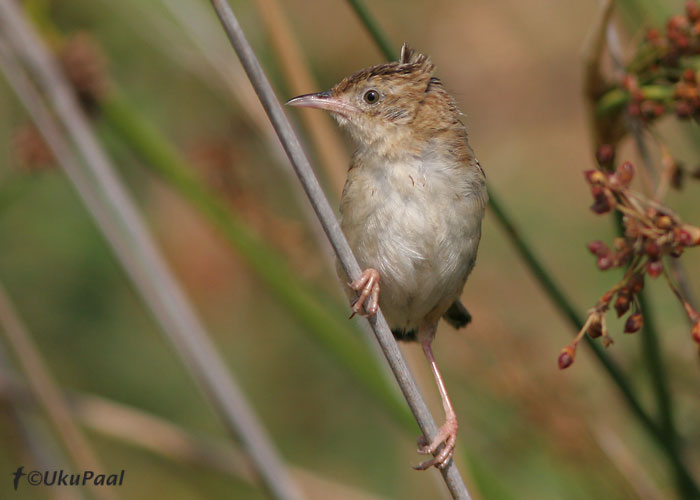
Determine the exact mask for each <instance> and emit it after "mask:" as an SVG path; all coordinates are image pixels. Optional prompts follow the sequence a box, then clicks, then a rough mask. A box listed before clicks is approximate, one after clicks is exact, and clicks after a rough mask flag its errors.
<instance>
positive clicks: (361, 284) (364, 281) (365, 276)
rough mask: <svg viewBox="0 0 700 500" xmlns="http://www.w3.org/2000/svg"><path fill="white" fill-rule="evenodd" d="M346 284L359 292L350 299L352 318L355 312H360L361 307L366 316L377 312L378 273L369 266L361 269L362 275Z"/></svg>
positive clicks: (360, 313)
mask: <svg viewBox="0 0 700 500" xmlns="http://www.w3.org/2000/svg"><path fill="white" fill-rule="evenodd" d="M348 286H349V287H350V288H352V289H353V290H355V291H357V292H360V294H359V295H358V296H357V298H356V299H355V300H353V301H352V304H351V307H352V314H351V315H350V317H351V318H352V317H353V316H355V314H359V315H361V316H364V314H362V308H363V306H364V310H365V313H366V315H367V316H373V315H375V314H377V309H379V273H378V272H377V270H376V269H372V268H371V267H370V268H368V269H365V270H364V271H362V276H360V278H359V279H357V280H355V281H353V282H352V283H348Z"/></svg>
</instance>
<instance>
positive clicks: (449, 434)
mask: <svg viewBox="0 0 700 500" xmlns="http://www.w3.org/2000/svg"><path fill="white" fill-rule="evenodd" d="M457 427H458V425H457V418H450V417H448V418H447V421H446V422H445V423H444V424H443V426H442V427H440V430H439V431H438V433H437V436H435V439H433V441H432V442H431V443H428V442H427V440H426V439H425V436H421V437H419V438H418V453H421V454H423V455H431V454H433V453H435V452H436V451H437V450H438V448H440V446H441V445H443V447H442V448H440V451H439V452H438V453H437V455H435V456H434V457H433V458H431V459H430V460H426V461H425V462H422V463H420V464H418V465H416V466H414V467H413V468H414V469H416V470H426V469H429V468H430V467H432V466H433V465H434V466H435V467H437V468H438V469H444V468H445V467H447V465H448V464H449V463H450V459H451V458H452V455H453V454H454V451H455V445H456V444H457Z"/></svg>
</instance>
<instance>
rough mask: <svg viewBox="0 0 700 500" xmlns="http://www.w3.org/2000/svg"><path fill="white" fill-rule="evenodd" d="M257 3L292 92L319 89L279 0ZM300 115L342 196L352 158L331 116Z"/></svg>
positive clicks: (305, 112)
mask: <svg viewBox="0 0 700 500" xmlns="http://www.w3.org/2000/svg"><path fill="white" fill-rule="evenodd" d="M255 5H256V6H257V7H258V12H259V13H260V16H261V17H262V19H263V22H264V23H265V26H266V28H267V35H268V36H269V37H270V41H271V42H272V45H273V47H274V49H275V52H276V53H277V57H278V59H279V61H280V63H281V66H282V72H283V74H284V75H285V78H286V80H287V82H288V84H289V89H290V90H291V92H292V94H293V95H300V94H304V93H307V92H312V91H316V90H319V89H318V84H317V83H316V82H315V80H314V77H313V76H312V74H311V71H310V70H309V64H308V61H307V60H306V58H305V57H304V56H303V54H302V51H301V48H300V47H299V43H298V42H297V39H296V37H295V36H294V34H293V33H292V28H291V26H290V25H289V22H288V21H287V18H286V17H285V16H284V12H283V7H282V5H281V3H280V2H279V0H256V2H255ZM300 116H301V119H302V121H303V123H304V126H305V127H306V129H307V130H308V131H309V134H310V135H311V142H312V144H314V147H316V149H317V151H318V155H319V160H320V163H321V166H322V167H323V168H324V172H325V173H326V176H327V177H328V179H329V180H330V183H331V187H332V189H333V194H334V195H335V196H339V195H340V192H341V191H342V189H343V185H344V184H345V175H346V172H347V168H348V164H349V159H348V155H347V153H346V151H345V147H344V146H343V143H342V142H341V140H340V138H339V136H338V133H337V132H336V129H335V128H333V125H332V123H331V122H332V118H331V117H330V116H329V115H328V114H326V113H319V112H318V111H316V110H308V109H302V110H300Z"/></svg>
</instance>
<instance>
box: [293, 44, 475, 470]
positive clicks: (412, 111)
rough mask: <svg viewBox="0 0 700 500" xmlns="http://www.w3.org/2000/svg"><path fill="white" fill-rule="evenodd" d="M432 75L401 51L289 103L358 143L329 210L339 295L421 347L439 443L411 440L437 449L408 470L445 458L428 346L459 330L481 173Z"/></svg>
mask: <svg viewBox="0 0 700 500" xmlns="http://www.w3.org/2000/svg"><path fill="white" fill-rule="evenodd" d="M433 69H434V66H433V64H432V63H431V62H430V59H428V57H426V56H424V55H422V54H418V53H416V52H414V51H413V50H411V49H409V48H408V46H406V45H404V46H403V48H402V49H401V57H400V59H399V61H398V62H391V63H387V64H380V65H377V66H372V67H371V68H367V69H363V70H361V71H358V72H357V73H355V74H353V75H351V76H349V77H347V78H345V79H344V80H343V81H341V82H340V83H339V84H337V85H336V86H335V87H333V88H332V89H331V90H329V91H327V92H320V93H317V94H307V95H303V96H299V97H296V98H294V99H292V100H290V101H289V102H288V104H290V105H293V106H305V107H311V108H321V109H325V110H328V111H330V112H331V114H332V115H333V117H334V118H335V119H336V120H337V121H338V123H340V125H341V126H343V127H344V128H346V129H347V130H348V131H349V132H350V133H351V134H352V136H353V137H354V139H355V141H356V142H357V150H356V151H355V152H354V154H353V157H352V162H351V165H350V170H349V172H348V178H347V181H346V183H345V188H344V189H343V196H342V200H341V205H340V211H341V214H342V221H341V226H342V228H343V232H344V233H345V236H346V237H347V239H348V242H349V243H350V247H351V248H352V249H353V252H354V253H355V256H356V257H357V260H358V262H359V264H360V266H361V267H362V268H363V269H365V271H364V272H363V274H362V277H361V278H360V279H358V280H357V281H355V282H352V283H350V287H351V288H352V289H353V290H356V291H357V292H359V296H358V297H357V298H356V299H355V301H354V303H353V306H352V308H353V311H354V312H356V313H361V312H362V310H363V308H364V310H365V311H366V313H367V314H370V315H371V314H374V313H376V311H377V307H378V306H381V308H382V311H383V313H384V315H385V316H386V320H387V321H388V323H389V325H390V326H391V328H392V331H393V332H394V336H395V337H396V338H397V339H399V340H416V341H418V342H420V343H421V344H422V347H423V350H424V352H425V355H426V356H427V358H428V360H429V362H430V365H431V368H432V371H433V374H434V375H435V379H436V381H437V385H438V388H439V390H440V395H441V397H442V403H443V406H444V408H445V416H446V421H445V424H444V425H443V426H442V427H441V428H440V432H439V434H438V436H437V437H436V438H435V439H434V440H433V442H432V443H426V442H424V440H421V443H420V447H419V452H421V453H425V454H431V453H435V451H436V450H438V449H439V448H440V446H441V445H443V444H444V446H443V447H442V449H440V451H439V453H437V455H436V456H435V457H434V458H433V459H431V460H428V461H425V462H423V463H422V464H420V465H419V466H418V467H417V468H419V469H427V468H428V467H430V466H432V465H435V466H438V467H445V466H446V465H447V464H448V463H449V461H450V458H451V457H452V454H453V451H454V446H455V442H456V437H457V417H456V415H455V412H454V409H453V407H452V404H451V402H450V399H449V397H448V395H447V391H446V390H445V385H444V383H443V381H442V376H441V375H440V371H439V370H438V368H437V365H436V363H435V359H434V357H433V353H432V349H431V343H432V341H433V338H434V337H435V331H436V328H437V323H438V320H439V319H440V318H441V317H444V318H445V319H446V320H447V321H448V322H450V323H451V324H453V325H454V326H456V327H459V326H464V325H466V324H467V323H468V322H469V319H470V318H469V315H468V313H467V311H466V309H465V308H464V306H463V305H462V304H461V303H460V302H459V296H460V294H461V293H462V289H463V288H464V284H465V282H466V281H467V276H469V273H470V272H471V270H472V269H473V267H474V262H475V259H476V252H477V248H478V246H479V239H480V237H481V220H482V218H483V216H484V210H485V206H486V202H487V194H486V181H485V177H484V171H483V170H482V168H481V166H480V165H479V162H478V161H477V159H476V157H475V156H474V152H473V151H472V149H471V147H470V146H469V142H468V141H467V130H466V128H465V127H464V125H463V124H462V122H461V121H460V112H459V110H458V109H457V105H456V104H455V101H454V99H453V98H452V97H451V96H450V95H449V94H448V93H447V92H446V91H445V89H444V87H443V86H442V84H441V83H440V80H438V79H437V78H435V77H434V76H433ZM380 283H381V294H380V291H379V290H380Z"/></svg>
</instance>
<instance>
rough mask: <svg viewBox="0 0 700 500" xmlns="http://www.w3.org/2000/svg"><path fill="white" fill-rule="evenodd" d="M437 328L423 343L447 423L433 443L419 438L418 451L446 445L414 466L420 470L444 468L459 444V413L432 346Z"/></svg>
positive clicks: (428, 451) (432, 328) (423, 451)
mask: <svg viewBox="0 0 700 500" xmlns="http://www.w3.org/2000/svg"><path fill="white" fill-rule="evenodd" d="M436 328H437V325H434V326H432V327H431V331H430V332H429V334H428V336H427V337H426V338H423V339H422V341H421V345H422V346H423V352H425V357H426V358H428V361H429V362H430V368H431V369H432V370H433V375H434V376H435V382H437V386H438V390H439V391H440V397H441V398H442V406H443V408H444V409H445V423H444V424H443V425H442V427H440V429H439V430H438V433H437V436H435V438H434V439H433V441H432V442H431V443H428V442H427V440H426V439H425V436H421V437H420V438H419V439H418V453H422V454H424V455H429V454H432V453H435V451H436V450H438V448H440V445H442V444H443V443H444V446H443V448H442V449H440V451H439V452H438V454H437V455H435V456H434V457H433V458H432V459H430V460H426V461H425V462H423V463H421V464H419V465H417V466H416V467H414V468H415V469H418V470H425V469H427V468H429V467H431V466H433V465H434V466H435V467H437V468H439V469H444V468H445V467H447V465H448V464H449V462H450V459H451V458H452V455H453V453H454V449H455V444H457V427H458V425H457V415H456V414H455V411H454V408H452V403H451V402H450V397H449V396H448V395H447V389H445V382H444V381H443V380H442V375H441V374H440V370H439V369H438V367H437V363H436V362H435V357H434V356H433V349H432V347H431V345H432V343H433V339H434V338H435V330H436Z"/></svg>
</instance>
